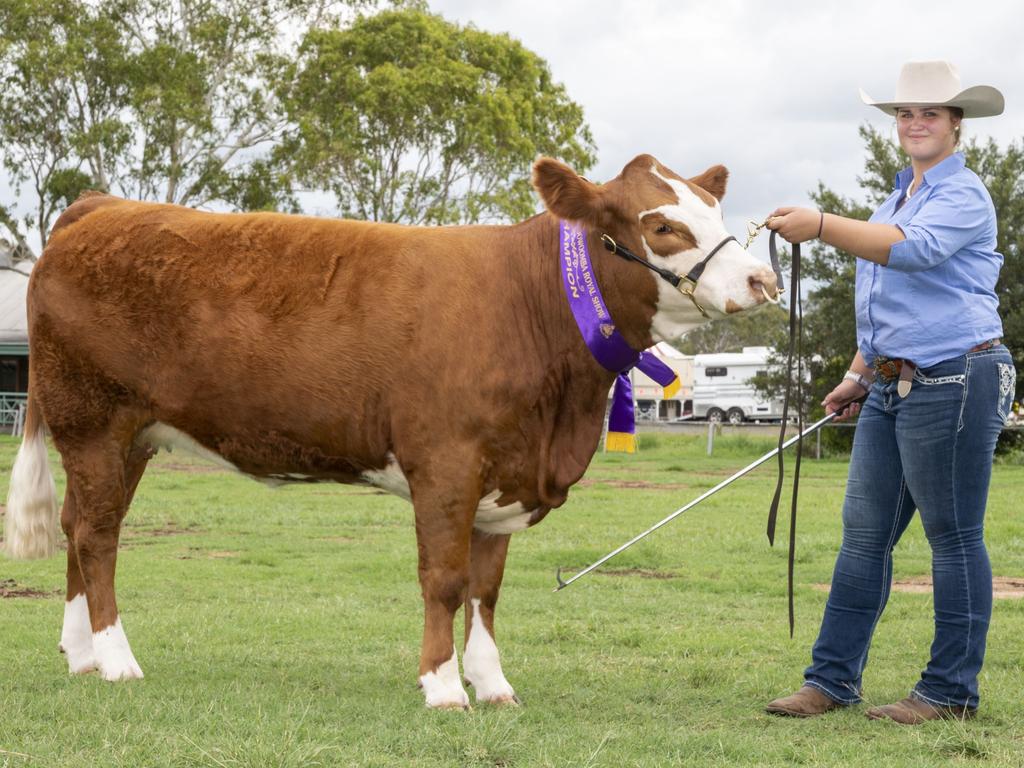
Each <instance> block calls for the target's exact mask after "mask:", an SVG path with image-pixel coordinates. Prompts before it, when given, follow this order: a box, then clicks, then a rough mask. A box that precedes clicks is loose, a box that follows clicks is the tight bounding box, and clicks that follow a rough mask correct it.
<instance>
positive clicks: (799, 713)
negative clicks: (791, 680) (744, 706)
mask: <svg viewBox="0 0 1024 768" xmlns="http://www.w3.org/2000/svg"><path fill="white" fill-rule="evenodd" d="M841 706H843V705H842V704H840V703H839V702H838V701H836V700H835V699H830V698H829V697H828V696H826V695H825V694H824V693H822V692H821V691H820V690H818V689H817V688H815V687H814V686H813V685H805V686H804V687H803V688H801V689H800V690H799V691H797V692H796V693H794V694H793V695H792V696H786V697H785V698H782V699H776V700H775V701H773V702H770V703H769V704H768V706H767V707H765V708H764V711H765V712H767V713H768V714H770V715H784V716H788V717H815V716H817V715H823V714H825V713H826V712H829V711H831V710H833V709H839V707H841Z"/></svg>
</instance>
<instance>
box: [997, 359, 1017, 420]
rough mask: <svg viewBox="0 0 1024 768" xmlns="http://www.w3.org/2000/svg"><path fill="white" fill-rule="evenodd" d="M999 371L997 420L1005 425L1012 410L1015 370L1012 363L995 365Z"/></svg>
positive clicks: (1015, 379) (1015, 380)
mask: <svg viewBox="0 0 1024 768" xmlns="http://www.w3.org/2000/svg"><path fill="white" fill-rule="evenodd" d="M996 369H997V370H998V371H999V405H998V406H997V409H998V411H999V418H1000V419H1002V420H1003V424H1004V425H1005V424H1006V420H1007V419H1009V418H1010V413H1012V409H1013V395H1014V392H1016V390H1017V370H1016V369H1015V368H1014V367H1013V363H996Z"/></svg>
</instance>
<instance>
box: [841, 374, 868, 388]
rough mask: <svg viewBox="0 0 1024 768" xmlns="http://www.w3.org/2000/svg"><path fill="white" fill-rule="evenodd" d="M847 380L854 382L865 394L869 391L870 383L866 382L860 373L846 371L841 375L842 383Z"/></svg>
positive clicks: (865, 378) (865, 377)
mask: <svg viewBox="0 0 1024 768" xmlns="http://www.w3.org/2000/svg"><path fill="white" fill-rule="evenodd" d="M846 379H849V380H850V381H856V382H857V383H858V384H860V386H861V387H862V388H863V390H864V391H865V392H870V391H871V382H870V381H868V377H867V376H865V375H864V374H862V373H857V372H856V371H847V372H846V373H844V374H843V381H845V380H846Z"/></svg>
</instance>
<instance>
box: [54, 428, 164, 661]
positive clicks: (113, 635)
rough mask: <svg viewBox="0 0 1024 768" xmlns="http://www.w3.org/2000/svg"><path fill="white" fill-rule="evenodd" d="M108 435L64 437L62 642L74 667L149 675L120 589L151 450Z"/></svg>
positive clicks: (59, 442) (60, 444) (62, 442)
mask: <svg viewBox="0 0 1024 768" xmlns="http://www.w3.org/2000/svg"><path fill="white" fill-rule="evenodd" d="M124 442H125V441H124V440H117V439H115V438H114V437H113V436H105V437H104V438H100V439H93V440H89V441H87V442H78V441H75V442H70V441H59V440H58V447H59V448H60V450H61V454H62V456H63V458H64V466H65V470H66V471H67V476H68V492H67V495H66V497H65V502H64V510H63V512H62V515H61V523H62V525H63V527H64V530H65V532H66V533H67V536H68V589H67V602H66V603H65V608H64V629H63V631H62V632H61V648H62V650H63V651H64V652H65V653H66V654H67V657H68V665H69V668H70V670H71V672H73V673H79V672H87V671H89V670H91V669H98V670H99V672H100V674H101V675H102V676H103V678H104V679H106V680H124V679H131V678H137V677H142V670H141V668H140V667H139V664H138V662H137V661H136V660H135V656H134V654H132V650H131V647H130V646H129V645H128V638H127V637H126V636H125V633H124V629H123V628H122V626H121V620H120V617H119V615H118V610H117V601H116V599H115V595H114V572H115V569H116V565H117V544H118V538H119V535H120V530H121V521H122V520H123V519H124V515H125V512H126V511H127V508H128V504H129V503H130V502H131V498H132V495H133V494H134V492H135V488H136V486H137V485H138V482H139V480H140V479H141V478H142V473H143V471H144V470H145V467H146V462H147V461H148V459H149V456H150V455H151V453H150V451H149V450H148V449H143V448H133V447H131V446H130V444H129V445H128V446H125V445H123V443H124Z"/></svg>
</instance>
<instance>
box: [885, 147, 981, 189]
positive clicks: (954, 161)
mask: <svg viewBox="0 0 1024 768" xmlns="http://www.w3.org/2000/svg"><path fill="white" fill-rule="evenodd" d="M965 165H966V161H965V160H964V153H963V152H954V153H953V154H952V155H950V156H949V157H947V158H946V159H945V160H943V161H942V162H941V163H939V164H938V165H934V166H932V167H931V168H929V169H928V170H927V171H925V172H924V184H927V185H928V186H934V185H935V184H936V183H937V182H939V181H941V180H942V179H944V178H946V177H947V176H952V175H953V174H954V173H956V172H957V171H959V170H961V169H962V168H964V166H965ZM913 178H914V169H913V168H912V167H910V166H907V167H906V168H904V169H903V170H902V171H900V172H899V173H897V174H896V189H898V190H906V188H907V186H908V185H909V184H910V182H911V180H913ZM924 184H922V186H924Z"/></svg>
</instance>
